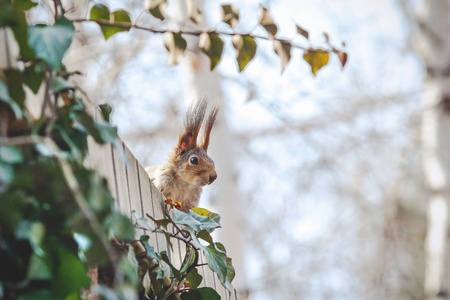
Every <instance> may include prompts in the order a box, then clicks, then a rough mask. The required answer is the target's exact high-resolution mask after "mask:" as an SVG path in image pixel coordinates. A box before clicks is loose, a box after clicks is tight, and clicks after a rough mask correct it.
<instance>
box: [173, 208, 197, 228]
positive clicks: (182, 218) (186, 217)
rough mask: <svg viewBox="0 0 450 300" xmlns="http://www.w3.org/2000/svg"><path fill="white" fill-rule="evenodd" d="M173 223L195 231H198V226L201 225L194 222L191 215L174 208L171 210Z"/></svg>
mask: <svg viewBox="0 0 450 300" xmlns="http://www.w3.org/2000/svg"><path fill="white" fill-rule="evenodd" d="M173 221H174V222H175V223H177V224H182V225H186V226H189V227H191V228H192V229H193V230H195V231H199V230H200V226H201V225H202V223H200V221H198V220H196V219H195V218H194V217H193V216H192V215H190V214H188V213H185V212H183V211H181V210H178V209H176V208H174V209H173Z"/></svg>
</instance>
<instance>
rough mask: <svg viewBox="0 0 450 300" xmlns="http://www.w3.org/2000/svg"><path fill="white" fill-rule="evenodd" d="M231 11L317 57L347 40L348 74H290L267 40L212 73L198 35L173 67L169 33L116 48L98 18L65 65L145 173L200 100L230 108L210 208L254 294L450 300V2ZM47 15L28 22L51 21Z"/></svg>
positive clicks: (321, 3)
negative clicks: (264, 13)
mask: <svg viewBox="0 0 450 300" xmlns="http://www.w3.org/2000/svg"><path fill="white" fill-rule="evenodd" d="M42 2H44V1H42ZM189 2H190V1H187V3H189ZM74 3H76V5H75V6H76V7H78V8H83V9H84V10H82V9H78V10H75V11H71V12H70V13H71V14H72V16H73V17H85V16H86V14H87V11H88V7H90V6H89V5H93V4H92V2H88V1H84V0H79V1H78V3H77V1H76V0H74ZM102 3H105V4H107V5H108V6H109V7H110V10H114V9H125V10H126V11H129V12H130V13H131V19H132V21H133V22H134V23H137V24H138V25H140V26H145V27H153V28H166V27H168V28H170V29H173V30H177V29H183V30H188V29H202V28H203V29H204V28H213V29H218V30H225V31H226V30H229V28H228V27H227V25H226V24H224V23H222V24H219V23H220V22H221V14H220V13H221V9H220V6H221V4H224V3H225V2H224V1H197V2H196V5H197V6H198V7H199V8H200V10H201V11H202V13H203V21H202V24H201V25H195V26H194V24H193V23H192V22H188V21H186V14H187V7H186V2H185V1H183V0H173V1H169V6H168V9H167V11H166V15H167V20H166V21H164V22H161V21H160V20H158V19H156V18H154V17H152V16H151V15H149V14H148V13H142V11H143V10H145V3H144V1H141V0H139V1H138V0H127V1H102ZM227 3H233V4H234V5H235V6H236V7H237V8H238V9H239V10H240V13H241V21H240V23H239V25H238V27H237V31H238V32H244V33H245V32H252V33H255V34H259V35H265V34H266V33H265V31H264V29H263V28H262V27H261V26H258V9H259V5H260V4H262V5H264V6H265V7H266V8H268V9H269V11H270V12H271V14H272V16H273V18H274V20H275V23H276V24H277V25H278V29H279V31H278V34H277V35H278V36H279V37H283V38H287V39H292V40H293V41H294V42H295V43H298V44H301V45H304V46H305V47H308V45H314V46H322V45H323V46H325V45H326V44H325V39H324V36H323V33H324V32H326V33H328V34H329V36H330V39H331V43H332V44H334V45H336V46H340V45H341V41H345V43H346V48H345V49H346V51H347V52H348V53H349V60H348V63H347V65H346V67H345V68H344V69H343V70H341V66H340V64H339V61H338V59H337V57H336V56H332V57H331V59H330V62H329V64H328V65H327V66H326V67H324V68H323V69H321V70H320V71H319V72H318V73H317V76H316V77H314V76H313V75H312V73H311V70H310V67H309V65H308V64H307V63H306V62H305V61H304V60H303V59H302V55H303V52H302V51H300V50H298V49H293V52H292V59H291V61H290V63H289V64H288V65H287V67H286V69H285V71H284V73H283V74H282V75H281V74H280V61H279V58H278V57H277V56H276V54H275V53H274V51H273V48H272V43H271V42H269V41H267V40H257V44H258V50H257V54H256V57H255V59H254V60H253V61H252V62H251V63H250V64H249V65H248V66H247V67H246V69H245V70H244V72H242V73H239V72H238V68H237V64H236V62H235V59H234V55H235V54H234V49H233V48H232V45H231V41H230V39H228V38H227V37H224V40H225V43H226V46H225V51H224V53H223V56H222V60H221V62H220V63H219V65H218V67H217V68H216V69H215V70H214V71H213V72H210V71H209V60H208V59H207V57H206V56H205V55H204V54H202V53H201V52H200V51H199V50H198V49H197V48H196V47H195V45H196V44H197V42H196V41H195V38H192V37H186V39H187V40H188V51H187V53H186V55H185V58H184V59H183V60H182V62H181V63H180V64H178V65H176V66H174V67H168V55H167V51H166V49H165V48H164V43H163V38H164V37H163V35H158V34H152V33H150V32H146V31H142V30H135V29H132V30H131V31H130V32H128V33H127V32H124V33H118V34H116V35H114V36H113V37H111V38H110V39H108V40H107V41H105V40H104V38H103V35H102V33H101V30H100V28H99V26H98V25H97V24H95V23H92V24H91V23H83V24H78V28H77V29H78V30H79V32H78V34H77V35H76V37H75V39H74V41H73V43H72V46H71V49H70V51H69V53H68V55H66V57H65V60H64V62H65V64H66V66H67V68H68V70H70V71H79V72H81V73H82V74H81V75H79V76H76V81H77V84H79V85H80V86H81V87H82V88H83V89H84V90H85V91H86V93H87V95H88V96H89V98H90V99H91V100H93V101H95V102H96V103H98V104H102V103H109V104H111V105H112V106H113V109H114V112H113V122H114V124H115V125H117V126H118V128H119V134H120V136H121V137H122V139H123V140H124V141H125V142H126V144H127V145H128V146H129V147H130V149H131V150H132V152H133V153H134V155H135V156H136V157H137V158H138V160H139V161H140V162H141V163H142V164H143V165H144V166H150V165H159V164H160V163H162V162H163V161H164V160H165V159H166V157H167V155H168V154H169V153H170V152H171V151H172V149H173V147H174V146H175V144H176V142H177V138H178V134H179V133H180V132H181V129H182V118H183V115H184V112H185V110H186V107H187V105H189V103H191V102H192V101H194V100H195V99H198V98H201V97H207V98H208V99H209V100H210V101H211V102H216V101H222V102H223V107H222V110H221V113H220V116H219V119H218V122H217V123H216V126H215V127H214V129H213V131H212V134H211V144H210V151H209V152H210V153H209V154H210V156H211V157H212V158H213V160H214V161H215V163H216V170H217V173H218V180H217V181H216V182H215V183H214V184H213V185H211V186H208V187H206V188H205V189H204V193H203V195H202V199H201V202H200V206H202V207H206V208H209V209H211V210H213V211H215V212H218V213H220V214H221V215H222V226H223V229H221V230H220V231H221V232H220V236H219V237H218V238H219V240H221V241H223V243H224V244H225V246H226V248H227V251H228V254H229V256H231V257H232V258H233V263H234V265H235V267H236V269H237V276H236V279H235V282H234V284H235V286H236V287H237V288H238V289H239V290H240V291H241V292H242V293H243V294H244V293H245V294H248V297H249V299H251V300H265V299H447V298H446V297H448V296H449V295H448V291H449V289H448V286H449V285H450V282H449V277H448V276H446V272H447V271H446V270H447V269H450V268H448V267H446V266H448V259H447V256H449V253H450V252H449V250H448V247H447V246H446V244H447V242H448V241H447V240H448V229H447V227H448V225H447V224H448V221H447V214H448V212H447V210H448V209H447V206H448V201H449V198H450V191H449V187H448V183H447V181H448V174H449V172H450V163H449V161H450V157H449V156H450V149H449V147H450V142H449V137H448V135H449V134H448V133H449V132H450V131H449V129H450V122H449V119H448V114H449V112H450V81H449V79H448V78H449V76H450V55H449V54H450V36H449V35H448V33H449V32H450V31H449V30H450V26H449V1H448V0H433V1H425V0H424V1H421V0H379V1H357V0H353V1H352V0H334V1H325V0H316V1H306V0H305V1H303V0H278V1H275V0H273V1H270V0H266V1H263V0H260V1H257V0H246V1H228V2H227ZM46 9H48V8H45V6H44V5H43V6H40V9H34V10H32V11H31V13H30V14H31V16H30V18H31V19H34V20H39V19H41V18H42V19H45V18H46V17H45V11H46ZM296 24H298V25H300V26H302V27H303V28H305V29H307V30H308V31H309V34H310V41H307V40H306V39H304V38H303V37H302V36H300V35H299V34H297V33H296V30H295V25H296ZM449 257H450V256H449Z"/></svg>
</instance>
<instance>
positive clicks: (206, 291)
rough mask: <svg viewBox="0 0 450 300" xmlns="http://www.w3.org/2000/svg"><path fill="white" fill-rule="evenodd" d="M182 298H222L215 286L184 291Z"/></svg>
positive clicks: (201, 299) (184, 299)
mask: <svg viewBox="0 0 450 300" xmlns="http://www.w3.org/2000/svg"><path fill="white" fill-rule="evenodd" d="M181 300H220V295H219V294H218V293H217V292H216V291H215V290H214V289H213V288H210V287H202V288H199V289H190V290H189V291H188V292H187V293H182V294H181Z"/></svg>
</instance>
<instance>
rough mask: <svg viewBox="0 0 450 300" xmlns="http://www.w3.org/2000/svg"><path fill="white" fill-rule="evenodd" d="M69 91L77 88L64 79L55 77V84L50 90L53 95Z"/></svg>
mask: <svg viewBox="0 0 450 300" xmlns="http://www.w3.org/2000/svg"><path fill="white" fill-rule="evenodd" d="M67 90H75V87H74V86H73V85H72V84H71V83H70V82H68V81H67V80H65V79H64V78H62V77H53V83H52V86H51V88H50V91H51V92H52V93H60V92H64V91H67Z"/></svg>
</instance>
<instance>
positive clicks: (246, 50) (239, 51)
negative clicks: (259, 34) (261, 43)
mask: <svg viewBox="0 0 450 300" xmlns="http://www.w3.org/2000/svg"><path fill="white" fill-rule="evenodd" d="M231 41H232V42H233V46H234V48H235V49H236V60H237V63H238V66H239V72H242V71H243V70H244V68H245V67H246V66H247V64H248V63H249V62H250V61H251V60H252V59H253V58H254V57H255V54H256V47H257V45H256V42H255V40H254V39H253V37H252V36H250V35H239V34H236V35H234V36H233V38H232V39H231Z"/></svg>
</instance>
